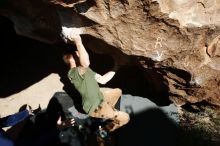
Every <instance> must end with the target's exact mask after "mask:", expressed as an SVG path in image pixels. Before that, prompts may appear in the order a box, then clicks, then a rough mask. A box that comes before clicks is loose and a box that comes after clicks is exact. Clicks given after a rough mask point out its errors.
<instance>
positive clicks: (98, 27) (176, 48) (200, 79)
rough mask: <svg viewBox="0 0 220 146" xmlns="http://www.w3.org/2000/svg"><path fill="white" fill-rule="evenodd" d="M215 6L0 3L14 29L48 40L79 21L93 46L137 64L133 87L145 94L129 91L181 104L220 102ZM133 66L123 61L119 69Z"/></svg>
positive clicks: (148, 0)
mask: <svg viewBox="0 0 220 146" xmlns="http://www.w3.org/2000/svg"><path fill="white" fill-rule="evenodd" d="M219 11H220V2H219V1H217V0H196V1H191V0H175V1H174V0H81V1H79V0H20V1H19V2H18V1H13V0H3V1H1V2H0V14H1V15H3V16H6V17H8V18H10V19H11V20H12V21H13V22H14V27H15V30H16V32H17V33H18V34H20V35H23V36H27V37H31V38H34V39H37V40H40V41H44V42H47V43H55V42H59V41H62V39H61V37H60V34H61V27H62V26H65V27H70V28H71V27H72V28H78V29H80V30H81V31H82V36H83V41H84V44H85V45H86V47H87V48H89V49H90V50H92V51H93V52H96V53H99V54H103V53H104V54H109V55H111V56H112V57H113V59H114V61H115V62H116V63H118V64H121V65H128V66H131V65H134V66H135V67H137V68H138V69H140V72H141V73H142V75H143V76H142V79H140V80H141V81H143V82H146V84H141V83H140V84H139V86H137V85H136V84H135V85H134V86H136V87H135V88H137V89H139V88H141V92H148V93H149V94H138V93H137V94H136V93H134V92H133V93H131V92H130V94H133V95H145V96H148V95H151V96H154V97H155V98H160V99H163V98H169V99H170V100H171V101H172V102H174V103H175V104H176V105H180V106H181V105H184V104H185V103H188V102H189V103H196V102H202V101H208V102H209V103H211V104H214V105H218V106H220V43H219V39H220V37H219V35H220V27H219V26H220V18H219V17H218V15H219ZM135 67H134V68H132V67H131V68H128V69H127V68H124V70H125V72H124V75H125V76H126V73H129V72H136V68H135ZM132 69H133V70H132ZM137 75H138V74H137ZM131 78H134V79H135V78H140V76H139V75H138V76H132V77H131ZM125 80H126V78H125ZM125 82H126V81H125ZM130 82H132V79H131V80H130ZM118 84H120V83H118ZM145 85H146V86H145Z"/></svg>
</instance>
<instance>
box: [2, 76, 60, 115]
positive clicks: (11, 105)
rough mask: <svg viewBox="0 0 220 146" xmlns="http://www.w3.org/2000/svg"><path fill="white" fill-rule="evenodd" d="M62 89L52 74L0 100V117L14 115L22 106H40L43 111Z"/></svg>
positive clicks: (58, 78) (56, 77)
mask: <svg viewBox="0 0 220 146" xmlns="http://www.w3.org/2000/svg"><path fill="white" fill-rule="evenodd" d="M62 88H63V84H62V83H61V82H60V77H59V76H58V75H57V74H54V73H53V74H50V75H49V76H47V77H45V78H43V79H42V80H40V81H39V82H37V83H35V84H33V85H32V86H29V87H28V88H26V89H24V90H22V91H20V92H18V93H15V94H13V95H10V96H8V97H6V98H0V116H1V117H4V116H7V115H9V114H13V113H16V112H18V111H19V108H20V107H21V106H22V105H24V104H28V105H30V106H31V107H32V109H36V108H37V107H38V105H39V104H40V106H41V108H42V109H45V108H46V107H47V105H48V102H49V100H50V98H51V97H52V96H53V94H54V93H55V92H58V91H63V89H62Z"/></svg>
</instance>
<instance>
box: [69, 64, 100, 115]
mask: <svg viewBox="0 0 220 146" xmlns="http://www.w3.org/2000/svg"><path fill="white" fill-rule="evenodd" d="M68 78H69V79H70V81H71V83H72V84H73V85H74V86H75V88H76V89H77V90H78V91H79V93H80V94H81V96H82V106H83V110H84V111H85V112H86V113H92V112H94V111H95V109H96V108H97V107H98V106H99V104H101V103H102V101H103V98H104V97H103V94H102V93H101V91H100V88H99V85H98V83H97V81H96V80H95V72H94V71H92V70H91V69H90V68H87V70H86V72H85V73H84V74H83V75H80V74H79V67H75V68H72V69H70V70H69V72H68Z"/></svg>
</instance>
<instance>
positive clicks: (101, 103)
mask: <svg viewBox="0 0 220 146" xmlns="http://www.w3.org/2000/svg"><path fill="white" fill-rule="evenodd" d="M65 36H66V38H67V39H68V40H69V41H70V42H72V43H74V44H75V45H76V48H77V51H75V52H74V51H73V53H71V54H65V55H64V56H63V60H64V62H65V63H66V64H67V65H68V66H69V67H70V70H69V72H68V78H69V79H70V81H71V83H72V84H73V85H74V86H75V88H76V89H77V90H78V91H79V93H80V95H81V97H82V108H83V110H84V111H85V113H87V114H88V115H89V116H91V117H96V118H102V119H109V120H111V121H112V122H110V123H108V124H107V125H106V126H105V127H103V129H104V130H106V131H107V132H111V131H114V130H115V129H117V128H119V127H121V126H123V125H125V124H126V123H128V122H129V119H130V118H129V115H128V114H127V113H125V112H122V111H118V110H116V109H115V104H116V103H117V101H118V99H119V97H120V96H121V95H122V91H121V89H119V88H115V89H110V88H100V87H99V85H98V83H100V84H106V83H107V82H108V81H109V80H111V79H112V78H113V76H114V75H115V71H116V70H117V69H118V66H115V67H114V68H113V70H112V71H109V72H107V73H106V74H104V75H100V74H98V73H96V72H94V71H93V70H92V69H91V68H90V67H89V65H90V60H89V55H88V53H87V51H86V49H85V48H84V45H83V43H82V40H81V37H80V35H79V34H77V33H76V32H74V31H69V33H66V34H65Z"/></svg>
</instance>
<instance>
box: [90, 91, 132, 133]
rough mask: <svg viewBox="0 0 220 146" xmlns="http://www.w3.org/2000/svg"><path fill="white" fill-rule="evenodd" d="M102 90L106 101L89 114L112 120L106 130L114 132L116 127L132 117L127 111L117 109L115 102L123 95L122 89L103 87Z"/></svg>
mask: <svg viewBox="0 0 220 146" xmlns="http://www.w3.org/2000/svg"><path fill="white" fill-rule="evenodd" d="M100 90H101V92H102V93H103V95H104V101H103V102H102V103H101V104H100V105H99V106H98V108H97V109H96V110H95V111H94V112H92V113H90V114H89V115H90V116H91V117H96V118H102V119H109V120H112V122H111V123H109V124H107V125H106V127H105V128H106V130H108V131H109V132H112V131H114V130H115V129H117V128H119V127H121V126H123V125H125V124H127V123H128V122H129V120H130V118H129V115H128V114H127V113H126V112H123V111H118V110H117V109H115V104H116V103H117V101H118V99H119V97H120V96H121V95H122V91H121V89H119V88H115V89H111V88H101V89H100Z"/></svg>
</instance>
